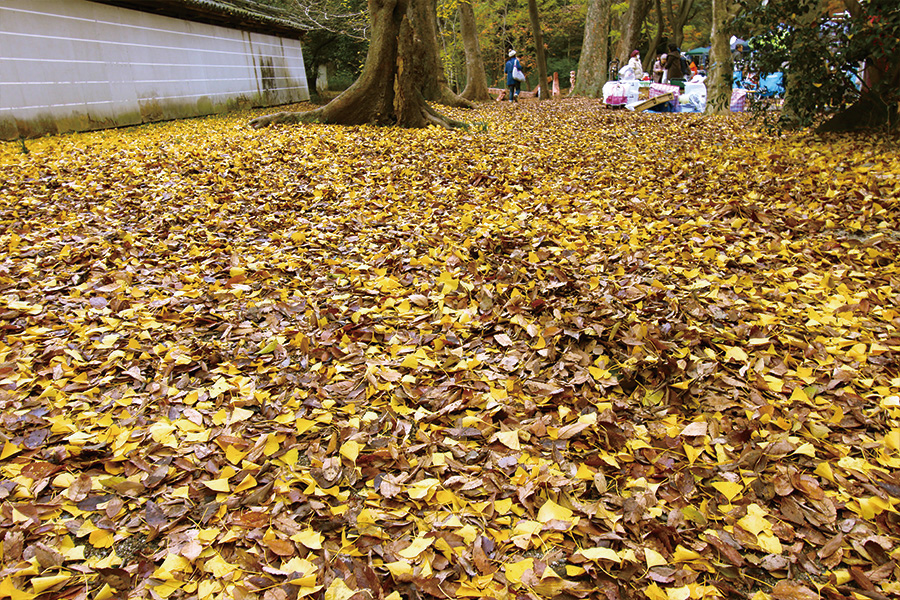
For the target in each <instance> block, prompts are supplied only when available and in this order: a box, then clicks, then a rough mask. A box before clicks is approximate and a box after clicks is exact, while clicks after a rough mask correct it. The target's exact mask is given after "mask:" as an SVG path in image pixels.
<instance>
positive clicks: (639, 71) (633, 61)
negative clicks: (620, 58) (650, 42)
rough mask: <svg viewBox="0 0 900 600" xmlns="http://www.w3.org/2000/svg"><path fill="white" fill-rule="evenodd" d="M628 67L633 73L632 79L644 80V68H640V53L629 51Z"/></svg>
mask: <svg viewBox="0 0 900 600" xmlns="http://www.w3.org/2000/svg"><path fill="white" fill-rule="evenodd" d="M628 66H629V67H631V70H632V71H634V78H635V79H637V80H638V81H640V80H641V79H643V78H644V68H643V67H642V66H641V53H640V52H638V51H637V50H632V51H631V58H629V59H628Z"/></svg>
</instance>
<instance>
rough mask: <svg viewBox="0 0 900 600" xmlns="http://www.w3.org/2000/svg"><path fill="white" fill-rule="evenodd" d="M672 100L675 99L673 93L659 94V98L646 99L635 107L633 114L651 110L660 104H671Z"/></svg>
mask: <svg viewBox="0 0 900 600" xmlns="http://www.w3.org/2000/svg"><path fill="white" fill-rule="evenodd" d="M674 99H675V93H674V92H669V93H667V94H660V95H659V96H656V97H653V98H648V99H647V100H644V101H643V102H641V103H640V104H637V105H635V107H634V112H641V111H644V110H647V109H648V108H653V107H654V106H657V105H659V104H662V103H663V102H671V101H672V100H674Z"/></svg>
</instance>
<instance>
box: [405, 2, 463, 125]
mask: <svg viewBox="0 0 900 600" xmlns="http://www.w3.org/2000/svg"><path fill="white" fill-rule="evenodd" d="M409 16H410V20H411V24H412V26H413V28H414V29H415V31H416V33H417V34H418V37H419V38H420V39H421V42H422V48H421V50H422V53H423V57H422V59H423V60H424V62H425V65H424V66H425V71H426V73H433V74H434V75H433V76H429V77H426V78H425V85H424V87H423V89H422V95H424V96H425V99H426V100H429V101H431V102H437V103H439V104H445V105H447V106H460V107H466V108H472V104H471V103H470V102H469V101H467V100H465V99H464V98H460V97H459V96H457V95H456V94H455V93H453V90H451V89H450V85H449V84H448V83H447V76H446V74H445V73H444V63H443V61H442V60H441V46H440V44H439V43H438V25H437V0H413V1H412V2H410V9H409Z"/></svg>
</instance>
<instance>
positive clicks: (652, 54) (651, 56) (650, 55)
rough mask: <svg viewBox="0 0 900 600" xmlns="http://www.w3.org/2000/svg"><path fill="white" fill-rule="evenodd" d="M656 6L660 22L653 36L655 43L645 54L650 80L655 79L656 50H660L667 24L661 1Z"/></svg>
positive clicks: (645, 67) (645, 68)
mask: <svg viewBox="0 0 900 600" xmlns="http://www.w3.org/2000/svg"><path fill="white" fill-rule="evenodd" d="M654 6H655V7H656V17H657V18H658V19H659V22H658V23H657V24H656V33H655V34H654V36H653V41H652V42H650V47H649V48H647V52H646V54H644V64H643V67H644V72H645V73H650V78H651V79H652V78H653V63H654V62H655V61H656V49H657V48H659V42H660V41H661V40H662V34H663V28H664V27H665V24H666V18H665V16H664V15H663V12H662V3H661V2H660V0H656V2H655V4H654Z"/></svg>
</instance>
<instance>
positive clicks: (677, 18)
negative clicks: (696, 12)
mask: <svg viewBox="0 0 900 600" xmlns="http://www.w3.org/2000/svg"><path fill="white" fill-rule="evenodd" d="M666 1H667V4H666V8H667V10H668V12H669V23H670V24H671V25H672V43H674V44H675V45H676V46H678V47H679V48H681V44H682V43H683V42H684V24H685V23H687V20H688V17H689V16H690V14H691V8H693V6H694V0H681V4H680V5H679V6H678V12H675V7H674V6H673V5H672V2H673V1H674V0H666Z"/></svg>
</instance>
